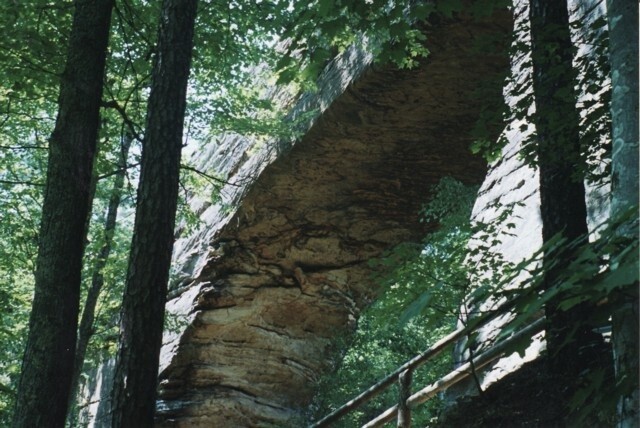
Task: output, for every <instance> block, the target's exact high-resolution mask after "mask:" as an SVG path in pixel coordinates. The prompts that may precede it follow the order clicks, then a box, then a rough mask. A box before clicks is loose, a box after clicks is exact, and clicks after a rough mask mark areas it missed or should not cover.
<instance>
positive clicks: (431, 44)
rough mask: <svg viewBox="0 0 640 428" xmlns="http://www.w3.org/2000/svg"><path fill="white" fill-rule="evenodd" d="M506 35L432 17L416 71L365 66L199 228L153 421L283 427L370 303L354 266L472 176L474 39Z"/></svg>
mask: <svg viewBox="0 0 640 428" xmlns="http://www.w3.org/2000/svg"><path fill="white" fill-rule="evenodd" d="M510 28H511V23H510V19H509V17H508V14H506V13H504V14H502V13H501V14H499V16H497V17H493V18H490V19H486V20H484V21H475V20H474V19H472V18H470V17H457V18H454V19H450V20H442V21H441V22H439V23H438V24H437V25H434V26H433V27H432V28H430V29H429V31H428V41H427V47H428V48H429V50H430V52H431V54H430V56H429V58H428V59H427V60H426V61H424V64H423V65H422V66H421V67H420V68H418V69H414V70H395V69H392V68H390V67H382V66H378V65H368V66H367V67H366V68H365V69H364V71H363V72H362V73H361V74H360V75H359V76H358V78H357V79H356V80H355V81H354V82H352V83H351V84H350V85H348V86H347V87H346V89H345V90H342V91H341V93H340V94H339V95H338V96H337V97H336V98H335V100H333V102H332V103H331V104H330V105H329V106H328V108H326V110H325V111H324V112H323V113H322V114H321V115H320V116H319V117H318V118H317V119H316V120H315V121H314V123H313V125H312V126H311V128H310V129H309V131H308V132H306V134H305V135H304V137H302V138H301V139H300V141H298V142H296V143H295V144H294V145H293V147H291V148H290V150H286V151H284V152H283V153H282V154H280V155H279V156H277V157H276V158H275V160H273V161H272V162H270V163H269V165H268V166H266V167H265V168H264V169H263V170H261V172H260V174H259V175H258V176H257V178H255V180H254V181H253V183H252V184H251V185H250V186H249V187H248V188H247V190H246V192H244V193H243V195H242V198H241V199H239V203H238V207H237V210H236V211H235V212H234V213H232V214H229V215H227V216H226V217H224V215H220V216H218V217H219V218H214V219H212V220H211V221H210V224H211V225H212V226H211V227H212V228H214V229H215V230H214V231H213V233H211V234H210V235H209V236H211V238H210V239H209V242H208V243H207V245H208V246H209V247H210V251H209V252H208V254H207V257H206V259H207V261H206V263H204V264H203V266H201V268H200V269H198V270H197V271H196V272H195V274H194V275H192V276H191V277H190V278H188V281H186V282H184V281H183V283H187V284H188V286H187V287H183V288H182V290H181V292H180V293H175V294H174V298H173V299H172V300H171V301H170V302H169V305H168V306H169V309H170V311H174V312H176V308H179V309H178V310H177V311H178V312H182V314H183V315H184V316H185V319H186V326H185V328H184V329H182V331H181V332H180V334H178V335H175V336H173V337H171V335H167V339H168V340H166V342H167V343H166V345H165V349H164V351H163V353H164V355H165V359H166V363H165V364H164V365H163V371H162V373H161V377H160V380H161V387H160V404H159V421H160V423H161V424H167V425H178V426H223V425H222V424H227V425H226V426H256V425H260V426H262V425H277V426H282V425H283V424H284V423H287V421H289V422H290V421H291V420H292V418H295V417H296V415H297V414H298V411H299V409H300V408H301V407H303V406H304V405H305V404H306V403H308V402H309V400H310V398H311V394H312V383H313V382H314V381H315V380H316V379H317V377H318V376H319V375H320V374H321V373H322V372H323V371H324V370H326V369H327V368H328V366H329V363H328V361H329V360H330V356H331V354H332V352H333V345H332V339H334V338H335V337H336V335H338V334H340V333H341V332H346V331H348V330H349V329H351V328H353V327H354V325H355V320H356V318H357V316H358V313H359V310H360V309H361V308H362V307H364V306H365V305H366V304H368V303H369V302H371V301H372V299H373V298H374V297H375V295H376V293H377V289H376V285H375V283H374V282H373V281H372V279H371V275H370V274H371V272H370V267H369V265H368V263H367V262H368V261H369V260H370V259H371V258H375V257H377V256H379V255H381V254H382V253H383V252H384V251H386V250H388V249H390V248H392V247H393V246H395V245H397V244H400V243H403V242H407V241H414V242H415V241H419V240H420V239H421V238H422V236H423V235H424V233H425V232H426V231H427V230H428V229H429V228H430V227H433V225H429V224H425V223H422V222H420V215H419V212H420V209H421V206H422V204H423V203H424V202H425V201H427V200H428V198H429V192H430V188H431V186H432V185H434V184H436V183H437V182H438V181H439V180H440V179H441V178H442V177H444V176H452V177H455V178H457V179H459V180H461V181H463V182H467V183H479V182H481V181H482V179H483V178H484V174H485V172H486V165H485V164H484V162H483V161H482V159H480V158H479V157H476V156H473V155H472V154H471V153H470V152H469V146H470V144H471V142H472V140H473V137H472V136H471V130H472V128H473V127H474V125H475V122H476V120H477V119H478V117H479V114H480V109H481V106H482V104H483V103H484V102H485V101H487V100H483V99H478V98H474V96H473V94H474V93H476V92H477V88H478V87H480V86H482V85H484V82H485V81H486V79H489V78H494V77H495V76H498V75H501V74H503V73H504V72H505V71H506V70H507V69H508V59H507V57H506V54H504V53H503V52H501V51H500V50H498V49H496V50H495V51H493V52H489V53H487V52H480V51H476V50H475V48H474V41H475V40H478V39H480V38H483V37H487V36H495V35H506V34H507V33H508V32H509V31H510ZM494 86H495V88H496V90H495V93H493V94H490V96H493V97H495V99H500V98H501V95H502V94H501V92H500V85H494ZM320 90H322V88H320ZM220 212H221V213H222V211H220ZM214 224H215V225H216V226H213V225H214ZM212 424H213V425H212ZM229 424H231V425H229Z"/></svg>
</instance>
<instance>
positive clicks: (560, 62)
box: [529, 0, 598, 380]
mask: <svg viewBox="0 0 640 428" xmlns="http://www.w3.org/2000/svg"><path fill="white" fill-rule="evenodd" d="M529 15H530V21H531V42H532V62H533V88H534V96H535V105H536V112H535V114H534V115H533V122H534V124H535V126H536V133H537V141H536V144H537V157H538V163H539V168H540V202H541V207H540V211H541V217H542V238H543V242H544V243H548V242H550V241H551V238H553V237H554V236H556V235H561V236H562V237H564V238H566V239H567V240H568V241H569V242H580V241H582V244H586V243H587V237H588V232H589V231H588V228H587V209H586V202H585V188H584V180H583V174H584V171H585V165H584V163H583V161H582V160H581V157H580V134H579V124H580V116H579V113H578V110H577V107H576V94H575V89H574V78H575V71H574V69H573V67H572V43H571V35H570V31H569V15H568V10H567V2H566V0H564V1H563V0H532V1H531V2H530V10H529ZM571 253H572V251H571V249H570V248H569V247H567V246H564V247H562V248H559V249H556V250H554V251H546V252H545V256H544V259H543V265H544V267H545V280H544V284H545V288H546V289H549V288H551V287H552V286H553V285H554V284H556V283H557V282H558V281H559V280H560V279H561V274H562V269H563V268H564V267H565V266H566V265H567V262H568V261H569V260H570V259H571V257H572V255H571ZM573 291H574V292H576V293H577V292H579V290H573ZM560 300H561V297H560V298H559V299H556V300H553V301H551V302H550V303H549V304H547V307H546V315H547V320H548V326H547V336H546V340H547V349H548V351H549V355H550V361H551V367H552V370H553V371H554V374H556V375H564V376H567V379H570V380H573V379H575V378H576V377H577V376H578V375H579V374H580V373H581V372H582V371H583V370H584V369H585V368H587V367H588V366H589V365H590V364H591V361H590V360H591V359H592V357H591V356H590V355H589V352H590V351H591V350H592V349H593V347H594V344H595V343H597V341H598V337H597V335H596V334H595V333H593V332H592V330H591V327H590V326H589V323H588V322H585V320H586V319H588V317H589V314H588V308H587V307H585V306H583V305H581V306H578V307H574V308H572V309H571V310H569V311H562V310H560V309H559V308H558V304H559V303H560Z"/></svg>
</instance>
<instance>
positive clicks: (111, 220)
mask: <svg viewBox="0 0 640 428" xmlns="http://www.w3.org/2000/svg"><path fill="white" fill-rule="evenodd" d="M131 141H132V137H131V136H129V135H125V136H123V137H122V141H121V145H120V159H119V161H118V172H117V173H116V175H115V177H114V181H113V188H112V190H111V196H110V197H109V206H108V207H107V217H106V219H105V222H104V236H103V240H104V242H103V244H102V247H101V248H100V253H99V254H98V257H97V258H96V260H95V262H94V266H93V273H92V276H91V285H90V287H89V291H88V292H87V299H86V300H85V304H84V310H83V311H82V318H81V319H80V326H79V327H78V343H77V345H76V353H75V361H74V368H73V378H72V381H71V394H70V396H69V409H70V412H69V416H68V419H71V418H74V417H75V416H76V415H75V414H72V413H74V412H71V409H73V408H74V404H75V403H76V402H77V398H78V397H77V395H78V389H79V387H80V375H81V374H82V366H83V364H84V359H85V356H86V354H87V346H88V345H89V340H90V339H91V337H92V336H93V333H94V321H95V312H96V305H97V304H98V298H99V297H100V293H101V291H102V287H103V286H104V268H105V266H106V264H107V259H108V258H109V255H110V254H111V249H112V248H113V237H114V234H115V230H116V220H117V218H118V208H120V200H121V197H122V188H123V186H124V179H125V175H126V171H127V157H128V154H129V148H130V147H131Z"/></svg>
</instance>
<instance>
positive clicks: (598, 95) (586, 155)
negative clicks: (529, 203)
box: [471, 11, 611, 184]
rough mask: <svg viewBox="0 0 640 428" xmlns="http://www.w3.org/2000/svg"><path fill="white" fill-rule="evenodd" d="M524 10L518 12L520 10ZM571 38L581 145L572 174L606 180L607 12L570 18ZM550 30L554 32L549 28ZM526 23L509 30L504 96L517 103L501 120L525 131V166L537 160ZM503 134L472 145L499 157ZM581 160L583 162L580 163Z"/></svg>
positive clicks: (593, 180)
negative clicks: (510, 61)
mask: <svg viewBox="0 0 640 428" xmlns="http://www.w3.org/2000/svg"><path fill="white" fill-rule="evenodd" d="M520 13H522V11H520ZM570 26H571V30H572V39H574V43H575V46H574V68H575V70H576V73H575V84H576V88H577V90H578V92H579V93H580V97H579V99H578V100H576V102H577V104H576V106H577V108H578V110H579V112H580V116H581V123H580V145H581V155H580V156H581V159H580V161H579V162H575V165H576V168H575V174H576V177H583V176H584V177H586V178H587V180H589V181H590V182H591V183H600V184H602V183H606V182H607V181H608V177H609V176H610V173H611V171H610V162H609V159H610V154H611V139H610V132H611V115H610V112H609V102H610V98H611V85H610V82H609V79H608V76H609V63H608V46H609V36H608V31H607V22H606V17H599V18H596V19H591V17H588V16H587V17H584V19H575V20H574V21H572V22H571V23H570ZM548 31H553V30H552V29H549V30H548ZM529 33H530V24H529V23H528V22H520V23H519V24H518V25H517V26H516V28H515V29H514V32H513V41H512V44H511V48H510V52H509V55H510V57H511V58H514V61H515V62H516V64H517V65H516V66H514V67H512V70H511V75H510V76H509V78H508V79H507V82H506V86H505V87H506V89H507V93H506V96H507V97H508V98H510V99H512V100H515V102H514V103H513V104H512V105H511V106H509V107H510V108H509V111H507V112H506V115H505V120H506V121H507V122H511V121H514V122H515V123H519V124H520V125H519V130H520V132H522V133H523V134H524V140H523V142H522V149H521V150H520V152H519V156H520V157H521V158H522V159H524V161H525V162H526V163H527V164H528V165H532V166H535V165H537V157H536V150H537V144H536V135H535V132H534V133H530V132H528V130H529V125H528V124H529V123H531V122H532V118H533V115H534V114H535V111H533V109H532V108H531V106H532V105H533V83H532V78H531V76H530V73H531V67H532V60H531V56H530V54H529V52H530V50H531V42H530V39H529ZM583 46H589V47H591V48H592V49H589V50H586V52H578V48H579V47H583ZM507 142H508V141H507V139H506V135H504V134H503V135H502V136H501V138H499V139H498V140H496V141H491V140H489V139H486V138H478V139H477V141H475V142H474V144H473V145H472V147H471V149H472V151H473V152H474V153H480V154H482V155H483V156H484V157H485V159H487V160H488V161H489V162H494V161H496V160H497V159H499V158H500V155H501V153H502V150H503V149H504V147H505V146H506V144H507ZM579 165H585V167H580V168H579V167H578V166H579Z"/></svg>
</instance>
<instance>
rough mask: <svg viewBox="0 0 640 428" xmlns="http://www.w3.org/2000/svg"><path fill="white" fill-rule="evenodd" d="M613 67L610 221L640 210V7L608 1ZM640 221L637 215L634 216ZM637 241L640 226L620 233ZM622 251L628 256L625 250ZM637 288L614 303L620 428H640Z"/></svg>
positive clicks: (624, 0) (630, 1)
mask: <svg viewBox="0 0 640 428" xmlns="http://www.w3.org/2000/svg"><path fill="white" fill-rule="evenodd" d="M607 12H608V13H607V17H608V21H609V43H610V44H609V55H610V62H611V84H612V89H613V91H612V96H611V121H612V131H613V135H612V140H613V153H612V160H611V161H612V172H613V177H612V199H611V217H612V218H616V217H618V216H620V215H622V214H624V213H625V212H626V211H627V210H629V209H633V210H635V211H636V213H637V210H638V192H639V189H638V180H639V178H638V2H637V1H636V0H609V1H607ZM635 217H636V220H637V215H636V216H635ZM617 232H618V233H619V234H620V235H621V236H623V237H627V238H631V239H638V223H637V221H634V222H633V224H631V225H629V227H628V228H627V227H625V228H623V230H619V231H617ZM621 250H623V249H622V248H621ZM638 300H639V296H638V282H635V283H634V284H631V285H630V286H628V287H626V288H625V289H623V290H622V291H621V292H620V293H618V295H617V296H615V298H614V312H613V314H612V328H613V334H612V345H613V356H614V368H615V373H616V381H617V383H618V384H621V385H626V388H624V390H623V392H622V394H621V396H620V398H619V401H618V406H617V413H618V427H620V428H631V427H638V426H639V425H640V421H639V419H638V417H639V409H638V407H639V403H638V388H639V385H638V376H639V373H638V339H639V335H640V332H639V331H638V325H639V323H640V320H639V319H638Z"/></svg>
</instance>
